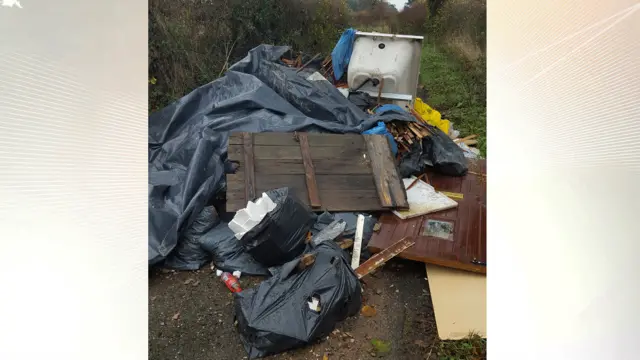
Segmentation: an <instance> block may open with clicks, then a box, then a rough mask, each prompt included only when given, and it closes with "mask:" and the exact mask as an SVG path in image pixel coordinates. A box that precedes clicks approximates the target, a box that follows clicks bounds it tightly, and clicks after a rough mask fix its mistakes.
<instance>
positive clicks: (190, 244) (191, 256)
mask: <svg viewBox="0 0 640 360" xmlns="http://www.w3.org/2000/svg"><path fill="white" fill-rule="evenodd" d="M219 222H220V220H219V218H218V215H217V213H216V210H215V209H214V208H213V206H207V207H205V208H204V209H203V210H202V211H201V212H200V214H199V215H198V217H197V218H196V220H195V221H194V222H193V224H191V226H190V228H189V230H187V231H186V232H185V233H184V235H183V236H182V239H180V242H179V244H178V246H177V247H176V249H175V251H173V252H172V253H171V255H170V256H169V258H167V260H166V261H165V262H164V266H165V267H166V268H170V269H175V270H198V269H200V268H201V267H202V266H204V265H205V264H206V263H208V262H209V261H211V255H210V254H209V253H208V252H207V251H206V250H205V249H203V248H202V246H200V239H201V238H202V237H203V236H205V234H207V233H208V232H209V231H210V230H211V229H213V228H214V227H215V226H216V225H217V224H218V223H219Z"/></svg>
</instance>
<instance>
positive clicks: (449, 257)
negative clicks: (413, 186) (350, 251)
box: [368, 160, 487, 273]
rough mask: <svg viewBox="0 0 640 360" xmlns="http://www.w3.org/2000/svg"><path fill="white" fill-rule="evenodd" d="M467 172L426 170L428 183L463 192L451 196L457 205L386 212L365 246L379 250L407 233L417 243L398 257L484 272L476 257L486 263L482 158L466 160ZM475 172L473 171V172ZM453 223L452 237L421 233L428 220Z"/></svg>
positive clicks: (443, 188)
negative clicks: (404, 213)
mask: <svg viewBox="0 0 640 360" xmlns="http://www.w3.org/2000/svg"><path fill="white" fill-rule="evenodd" d="M469 170H470V173H469V174H467V175H466V176H464V177H450V176H444V175H439V174H435V173H428V178H429V180H430V181H429V183H430V184H431V185H432V186H433V187H434V188H435V189H436V190H439V191H448V192H455V193H462V194H464V198H463V199H454V200H456V201H457V202H458V207H457V208H454V209H450V210H445V211H441V212H436V213H432V214H427V215H424V216H419V217H416V218H412V219H407V220H401V219H399V218H398V217H397V216H395V215H393V214H391V213H387V214H384V215H382V216H381V217H380V219H379V222H380V223H381V226H380V230H379V231H378V232H375V233H374V234H373V236H372V237H371V240H370V241H369V244H368V248H369V250H371V251H372V252H379V251H381V250H383V249H385V248H387V247H388V246H390V245H392V244H393V243H394V242H396V241H397V240H398V239H402V238H403V237H409V238H412V239H415V241H416V244H415V245H414V246H412V247H411V248H409V249H407V250H405V251H403V252H402V253H401V254H400V255H398V257H401V258H405V259H409V260H414V261H421V262H424V263H430V264H436V265H441V266H446V267H451V268H456V269H461V270H466V271H472V272H477V273H486V266H483V265H476V264H474V263H473V262H472V261H473V260H477V261H480V262H484V263H486V261H487V249H486V176H482V175H477V174H486V161H485V160H469ZM474 173H475V174H474ZM429 219H431V220H440V221H447V222H450V223H453V235H452V238H451V239H443V238H440V237H436V236H427V235H423V231H424V230H425V229H424V224H425V222H426V221H427V220H429Z"/></svg>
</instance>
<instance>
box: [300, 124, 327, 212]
mask: <svg viewBox="0 0 640 360" xmlns="http://www.w3.org/2000/svg"><path fill="white" fill-rule="evenodd" d="M298 139H299V140H300V154H301V155H302V164H303V166H304V176H305V179H306V182H307V194H308V195H309V205H311V207H313V208H318V207H320V206H322V203H321V202H320V194H319V193H318V184H317V183H316V171H315V169H314V167H313V160H311V154H310V152H309V138H308V137H307V134H305V133H299V134H298Z"/></svg>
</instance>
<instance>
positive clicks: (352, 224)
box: [311, 212, 378, 247]
mask: <svg viewBox="0 0 640 360" xmlns="http://www.w3.org/2000/svg"><path fill="white" fill-rule="evenodd" d="M358 215H359V213H351V212H340V213H333V214H332V213H328V212H324V213H322V214H320V215H318V218H317V220H316V222H315V224H313V227H312V229H311V234H312V235H313V236H316V234H317V233H319V232H320V231H322V230H323V229H325V228H326V227H327V226H328V225H330V224H331V223H332V222H333V221H335V220H342V221H344V222H345V228H344V230H343V232H342V234H341V235H342V237H345V238H353V237H354V236H355V235H356V223H357V222H358ZM362 215H364V228H363V231H362V245H363V247H366V246H367V244H368V243H369V240H370V239H371V236H372V235H373V227H374V226H375V225H376V222H377V221H378V219H376V218H375V217H374V216H373V215H370V214H364V213H363V214H362Z"/></svg>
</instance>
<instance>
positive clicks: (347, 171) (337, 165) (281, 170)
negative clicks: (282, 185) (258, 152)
mask: <svg viewBox="0 0 640 360" xmlns="http://www.w3.org/2000/svg"><path fill="white" fill-rule="evenodd" d="M313 165H314V168H315V171H316V176H318V175H363V174H371V166H370V165H369V164H368V161H366V160H364V161H357V162H354V161H353V160H352V159H344V158H342V159H341V158H337V159H313ZM255 172H256V173H257V174H260V175H259V176H269V175H276V174H288V175H304V164H303V162H302V159H281V160H276V159H267V160H260V161H256V163H255Z"/></svg>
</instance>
